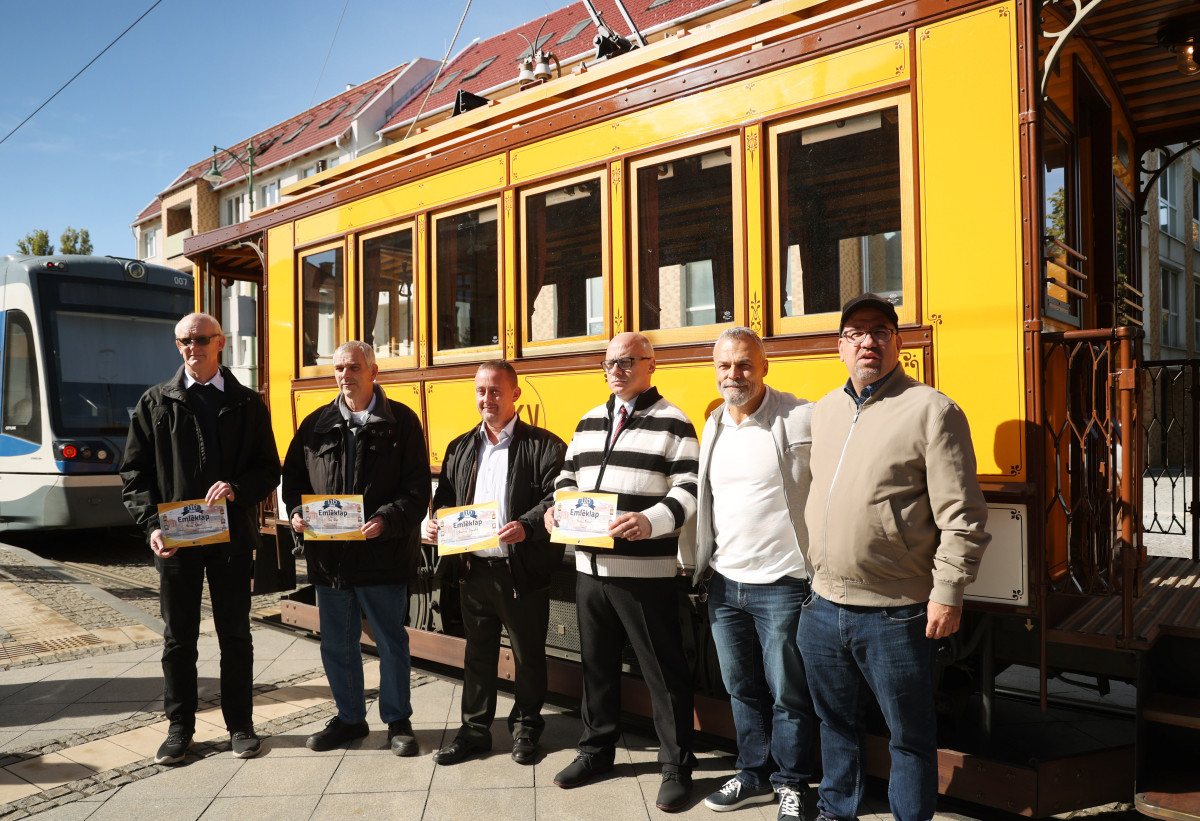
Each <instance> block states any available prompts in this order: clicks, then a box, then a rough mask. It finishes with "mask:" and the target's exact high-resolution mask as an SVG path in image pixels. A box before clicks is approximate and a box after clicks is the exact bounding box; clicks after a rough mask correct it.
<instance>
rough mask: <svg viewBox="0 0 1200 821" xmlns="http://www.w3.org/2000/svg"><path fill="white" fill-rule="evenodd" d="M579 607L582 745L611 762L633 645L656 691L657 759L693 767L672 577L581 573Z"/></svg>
mask: <svg viewBox="0 0 1200 821" xmlns="http://www.w3.org/2000/svg"><path fill="white" fill-rule="evenodd" d="M576 579H577V581H576V585H575V599H576V601H575V606H576V613H577V615H578V618H579V644H580V655H581V660H582V662H583V736H582V738H580V740H579V749H580V750H581V751H583V752H585V753H591V754H593V755H598V756H600V757H607V758H609V759H610V760H611V758H612V756H613V748H614V747H615V746H616V743H617V739H618V737H619V736H620V734H621V651H622V649H623V648H624V646H625V639H626V638H627V637H628V639H629V643H630V644H631V645H632V646H633V652H634V653H635V654H636V655H637V660H638V665H639V666H640V667H641V670H642V678H643V679H645V681H646V686H647V687H648V688H649V690H650V706H651V708H652V709H653V712H654V729H655V732H657V734H658V745H659V746H658V761H659V763H661V764H662V765H663V771H664V772H665V771H680V770H683V771H690V770H691V768H692V767H693V766H695V763H696V759H695V756H693V755H692V726H693V725H692V722H693V699H692V682H691V677H690V675H689V673H688V665H687V658H686V657H685V656H684V653H683V633H682V629H681V627H680V624H679V607H678V595H679V594H678V591H677V586H676V582H675V580H674V579H631V578H613V577H603V576H591V575H588V574H587V573H578V574H576Z"/></svg>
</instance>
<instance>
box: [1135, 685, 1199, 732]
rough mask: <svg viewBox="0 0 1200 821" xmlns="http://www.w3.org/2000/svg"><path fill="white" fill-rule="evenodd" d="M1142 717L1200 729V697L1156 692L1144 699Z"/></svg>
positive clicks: (1147, 719)
mask: <svg viewBox="0 0 1200 821" xmlns="http://www.w3.org/2000/svg"><path fill="white" fill-rule="evenodd" d="M1142 719H1143V720H1145V721H1153V722H1155V723H1156V724H1171V725H1174V726H1176V727H1187V728H1189V729H1192V730H1200V698H1188V697H1187V696H1176V695H1166V694H1158V695H1154V696H1151V697H1150V698H1148V699H1147V700H1146V705H1145V706H1144V707H1143V708H1142Z"/></svg>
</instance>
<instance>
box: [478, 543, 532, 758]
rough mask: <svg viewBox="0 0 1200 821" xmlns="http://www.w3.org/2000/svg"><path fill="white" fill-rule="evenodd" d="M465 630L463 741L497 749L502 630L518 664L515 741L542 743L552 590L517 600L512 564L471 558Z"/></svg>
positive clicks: (511, 717) (512, 724)
mask: <svg viewBox="0 0 1200 821" xmlns="http://www.w3.org/2000/svg"><path fill="white" fill-rule="evenodd" d="M459 591H460V593H461V595H462V615H463V627H464V628H465V630H466V634H467V648H466V657H465V659H464V661H463V693H462V728H461V729H460V730H459V731H458V735H459V737H460V738H463V739H465V740H467V741H469V742H470V743H471V744H474V745H479V746H491V743H492V719H494V718H495V717H496V667H497V664H498V663H499V660H500V628H501V627H502V626H503V627H504V628H507V630H508V641H509V644H510V645H511V646H512V653H513V661H514V662H515V665H516V682H515V687H514V693H513V696H514V704H513V708H512V711H511V712H509V714H508V731H509V732H510V733H512V737H513V738H531V739H533V740H534V741H537V740H538V738H540V737H541V735H542V730H543V728H545V726H546V719H544V718H542V705H543V704H545V702H546V626H547V624H549V622H550V591H549V590H548V589H547V590H537V591H533V592H529V593H524V594H522V595H521V597H520V598H516V597H515V596H513V581H512V574H511V572H510V570H509V567H508V564H507V563H506V562H504V561H503V560H501V561H488V560H486V559H482V558H479V557H477V556H475V557H472V558H471V570H470V572H469V573H468V574H467V578H466V580H465V581H464V582H463V584H462V586H461V587H460V588H459Z"/></svg>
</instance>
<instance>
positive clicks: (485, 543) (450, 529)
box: [437, 502, 500, 556]
mask: <svg viewBox="0 0 1200 821" xmlns="http://www.w3.org/2000/svg"><path fill="white" fill-rule="evenodd" d="M437 525H438V555H439V556H452V555H454V554H455V553H467V552H469V551H472V550H489V549H491V548H493V547H499V546H500V505H499V503H497V502H484V503H483V504H478V505H466V506H465V507H444V508H442V509H441V510H439V511H438V512H437Z"/></svg>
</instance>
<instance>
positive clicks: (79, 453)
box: [54, 440, 112, 464]
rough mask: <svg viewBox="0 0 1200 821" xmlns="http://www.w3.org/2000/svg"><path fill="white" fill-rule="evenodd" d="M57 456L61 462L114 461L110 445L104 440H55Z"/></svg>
mask: <svg viewBox="0 0 1200 821" xmlns="http://www.w3.org/2000/svg"><path fill="white" fill-rule="evenodd" d="M54 452H55V455H56V456H55V458H57V459H58V460H59V461H61V462H72V463H74V464H80V463H82V462H91V463H93V464H94V463H108V462H111V461H112V451H110V450H109V449H108V445H107V444H105V443H104V442H97V441H93V442H80V441H78V440H76V441H74V442H55V443H54Z"/></svg>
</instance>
